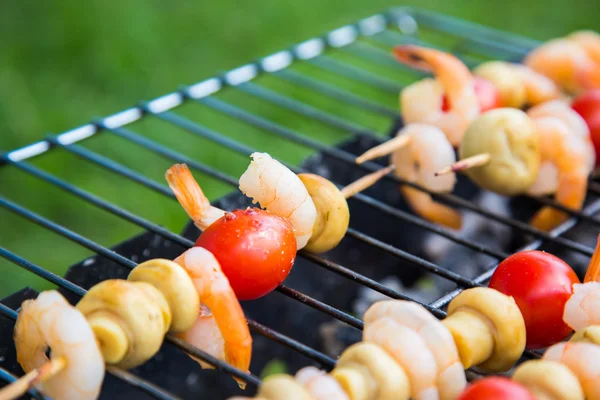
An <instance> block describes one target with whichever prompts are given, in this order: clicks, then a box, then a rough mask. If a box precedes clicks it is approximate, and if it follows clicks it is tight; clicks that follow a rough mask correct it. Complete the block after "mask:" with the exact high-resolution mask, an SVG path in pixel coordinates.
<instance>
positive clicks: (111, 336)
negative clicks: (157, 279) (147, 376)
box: [77, 279, 171, 369]
mask: <svg viewBox="0 0 600 400" xmlns="http://www.w3.org/2000/svg"><path fill="white" fill-rule="evenodd" d="M77 309H78V310H79V311H81V312H82V313H83V315H85V317H86V319H87V320H88V322H89V324H90V326H91V328H92V330H93V331H94V334H95V335H96V339H97V340H98V343H99V345H100V350H101V352H102V356H103V357H104V360H105V361H106V362H107V363H108V364H115V365H117V366H119V367H121V368H125V369H130V368H134V367H136V366H138V365H141V364H143V363H144V362H145V361H147V360H149V359H150V358H151V357H152V356H154V354H156V352H157V351H158V350H159V349H160V346H161V344H162V342H163V339H164V335H165V333H166V332H167V331H168V330H169V326H170V324H171V312H170V310H169V305H168V304H167V300H165V298H164V296H163V295H162V293H161V292H160V291H159V290H158V289H156V288H155V287H154V286H152V285H150V284H148V283H144V282H129V281H124V280H120V279H110V280H107V281H104V282H101V283H99V284H97V285H95V286H94V287H92V288H91V289H90V290H89V292H87V293H86V295H85V296H84V297H83V298H82V299H81V300H80V301H79V303H78V304H77Z"/></svg>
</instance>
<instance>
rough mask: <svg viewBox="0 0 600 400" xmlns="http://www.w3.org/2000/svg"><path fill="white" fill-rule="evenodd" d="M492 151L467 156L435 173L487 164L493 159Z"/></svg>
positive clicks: (438, 174) (436, 174) (462, 169)
mask: <svg viewBox="0 0 600 400" xmlns="http://www.w3.org/2000/svg"><path fill="white" fill-rule="evenodd" d="M491 158H492V157H491V155H490V153H483V154H477V155H474V156H471V157H467V158H465V159H462V160H460V161H457V162H455V163H454V164H452V165H449V166H447V167H444V168H442V169H440V170H439V171H437V172H436V173H435V176H440V175H446V174H449V173H451V172H459V171H464V170H466V169H469V168H474V167H481V166H482V165H485V164H487V163H488V162H489V161H490V159H491Z"/></svg>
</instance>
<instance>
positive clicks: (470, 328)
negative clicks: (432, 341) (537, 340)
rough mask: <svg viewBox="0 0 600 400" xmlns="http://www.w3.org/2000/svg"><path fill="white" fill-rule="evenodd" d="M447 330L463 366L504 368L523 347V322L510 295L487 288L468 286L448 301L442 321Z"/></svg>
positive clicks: (497, 369) (520, 353) (498, 370)
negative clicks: (446, 314)
mask: <svg viewBox="0 0 600 400" xmlns="http://www.w3.org/2000/svg"><path fill="white" fill-rule="evenodd" d="M442 323H443V324H444V325H446V327H447V328H448V329H449V330H450V332H451V333H452V336H453V337H454V341H455V342H456V346H457V348H458V353H459V355H460V359H461V361H462V364H463V366H464V367H465V368H470V367H472V366H477V367H478V368H479V369H481V370H482V371H485V372H501V371H506V370H508V369H509V368H510V367H512V365H513V364H514V363H515V362H516V361H517V360H518V359H519V357H521V355H522V354H523V351H524V350H525V322H524V320H523V316H522V315H521V312H520V311H519V307H518V306H517V304H516V303H515V301H514V299H513V298H512V297H508V296H506V295H504V294H502V293H500V292H498V291H497V290H494V289H489V288H479V287H477V288H471V289H467V290H465V291H463V292H462V293H460V294H459V295H458V296H456V298H454V300H452V301H451V302H450V304H449V305H448V317H446V319H444V320H443V321H442Z"/></svg>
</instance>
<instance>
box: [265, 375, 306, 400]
mask: <svg viewBox="0 0 600 400" xmlns="http://www.w3.org/2000/svg"><path fill="white" fill-rule="evenodd" d="M257 397H258V398H264V399H265V400H312V397H311V395H310V394H309V393H308V391H307V390H306V389H305V388H304V386H302V385H301V384H299V383H298V382H296V380H294V378H293V377H292V376H289V375H286V374H276V375H271V376H269V377H267V378H265V379H264V380H263V382H262V384H261V385H260V388H259V389H258V394H257Z"/></svg>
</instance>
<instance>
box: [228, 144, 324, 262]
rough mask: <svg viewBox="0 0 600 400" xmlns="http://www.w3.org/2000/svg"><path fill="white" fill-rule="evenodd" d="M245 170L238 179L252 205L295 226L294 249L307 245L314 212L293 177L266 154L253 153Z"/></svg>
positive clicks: (313, 220)
mask: <svg viewBox="0 0 600 400" xmlns="http://www.w3.org/2000/svg"><path fill="white" fill-rule="evenodd" d="M250 157H251V158H252V161H251V162H250V165H249V166H248V169H246V171H245V172H244V173H243V174H242V176H241V177H240V190H241V191H242V193H244V194H245V195H246V196H248V197H250V198H251V199H252V200H253V202H254V203H259V204H260V205H261V206H263V207H264V208H266V209H267V210H269V211H271V212H272V213H274V214H276V215H279V216H281V217H284V218H287V219H288V221H289V222H290V223H291V224H292V226H293V227H294V233H295V235H296V242H297V249H298V250H300V249H301V248H303V247H304V246H306V244H307V243H308V241H309V239H310V237H311V235H312V232H313V227H314V225H315V219H316V218H317V210H316V208H315V204H314V203H313V201H312V199H311V197H310V195H309V194H308V191H307V190H306V187H305V186H304V184H303V183H302V181H301V180H300V178H298V176H297V175H296V174H294V173H293V172H292V171H290V170H289V169H288V168H287V167H285V166H284V165H283V164H281V163H280V162H279V161H277V160H275V159H273V158H271V156H270V155H268V154H267V153H253V154H251V155H250Z"/></svg>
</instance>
